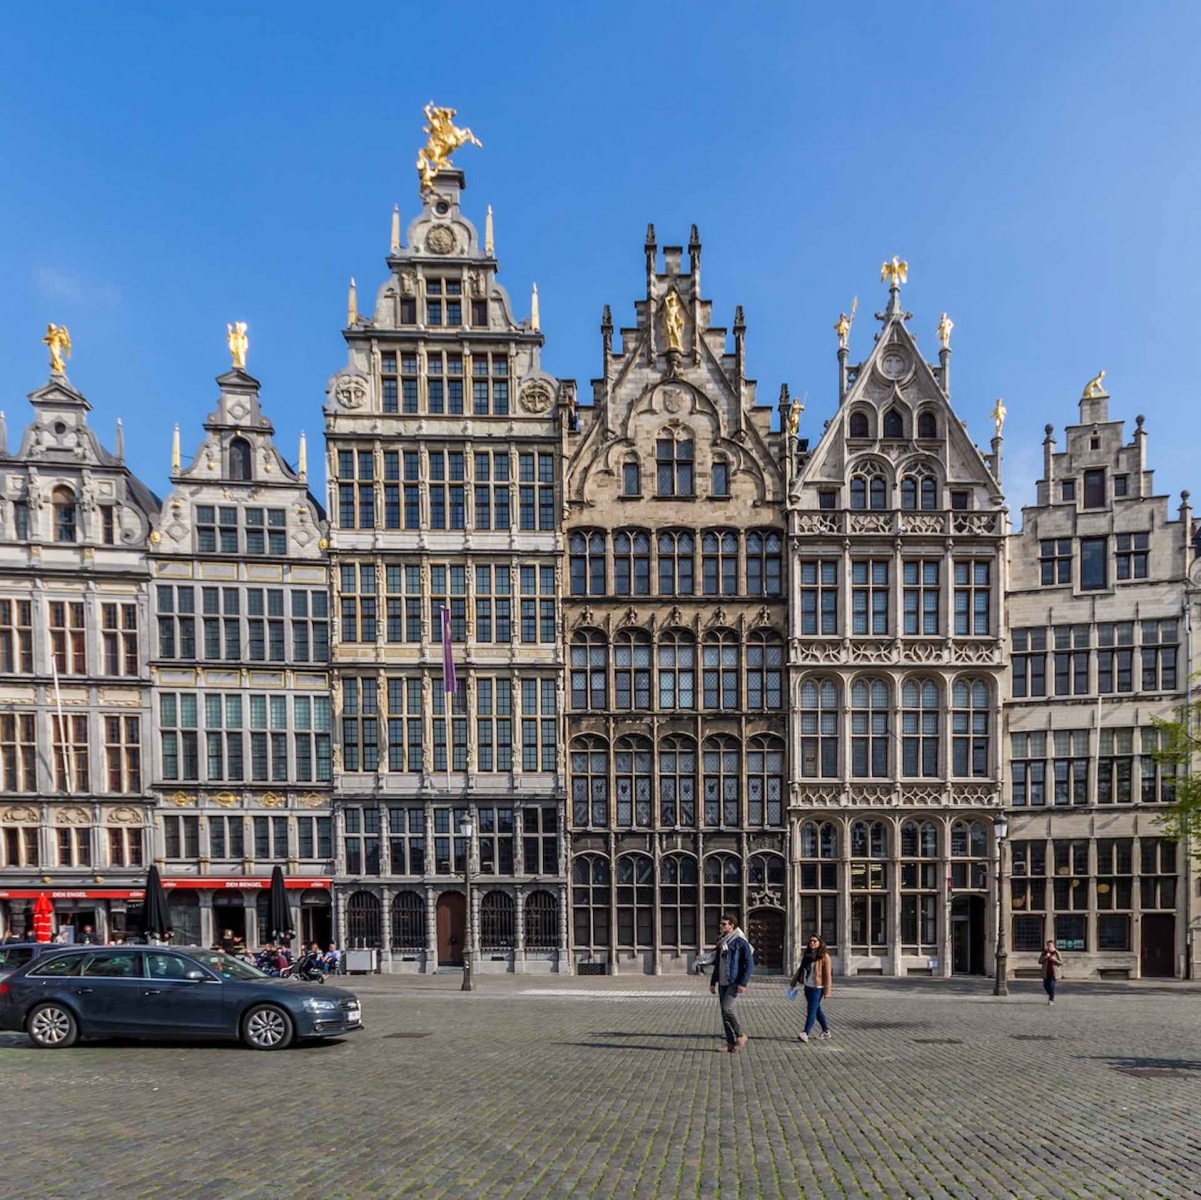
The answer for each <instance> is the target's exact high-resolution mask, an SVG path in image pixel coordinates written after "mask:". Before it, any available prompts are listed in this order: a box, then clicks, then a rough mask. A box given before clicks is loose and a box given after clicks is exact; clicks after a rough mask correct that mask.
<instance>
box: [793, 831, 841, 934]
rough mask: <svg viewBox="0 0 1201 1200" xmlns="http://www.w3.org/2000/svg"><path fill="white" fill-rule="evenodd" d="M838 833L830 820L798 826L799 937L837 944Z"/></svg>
mask: <svg viewBox="0 0 1201 1200" xmlns="http://www.w3.org/2000/svg"><path fill="white" fill-rule="evenodd" d="M837 857H838V834H837V830H836V829H835V827H834V823H833V822H832V821H823V822H821V823H820V824H819V823H817V822H814V821H806V822H805V824H804V825H802V826H801V862H800V866H799V873H800V877H799V880H798V882H799V885H800V892H801V897H800V899H801V939H802V941H804V942H808V940H809V938H810V937H811V936H813V935H814V934H816V935H817V936H818V937H819V938H821V940H822V941H823V942H825V943H826V945H827V946H828V947H829V946H837V945H838V863H837V862H836V861H835V860H836V859H837Z"/></svg>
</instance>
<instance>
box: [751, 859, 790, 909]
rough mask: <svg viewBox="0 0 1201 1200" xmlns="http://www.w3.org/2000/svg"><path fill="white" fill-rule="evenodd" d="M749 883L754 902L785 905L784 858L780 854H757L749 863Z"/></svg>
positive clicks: (752, 901)
mask: <svg viewBox="0 0 1201 1200" xmlns="http://www.w3.org/2000/svg"><path fill="white" fill-rule="evenodd" d="M746 878H747V883H748V884H749V885H750V889H751V903H752V904H773V905H778V906H780V907H783V905H784V858H783V856H782V855H780V854H756V855H753V856H752V858H751V861H750V862H749V863H748V864H747V870H746Z"/></svg>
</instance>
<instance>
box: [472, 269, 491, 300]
mask: <svg viewBox="0 0 1201 1200" xmlns="http://www.w3.org/2000/svg"><path fill="white" fill-rule="evenodd" d="M487 286H488V284H487V281H486V280H485V279H484V272H483V271H468V272H467V288H468V290H469V291H470V292H471V294H472V295H473V296H474V297H475V298H476V299H477V300H478V299H481V298H482V297H483V295H484V292H485V291H486V289H487Z"/></svg>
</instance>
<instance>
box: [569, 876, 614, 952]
mask: <svg viewBox="0 0 1201 1200" xmlns="http://www.w3.org/2000/svg"><path fill="white" fill-rule="evenodd" d="M571 907H572V919H573V923H574V933H575V939H574V940H575V944H576V946H577V948H582V949H588V948H593V949H595V948H597V947H603V946H607V945H608V944H609V864H608V862H607V861H606V860H605V859H603V858H601V857H600V855H598V854H581V855H579V856H578V857H577V858H576V860H575V861H574V862H573V863H572V864H571Z"/></svg>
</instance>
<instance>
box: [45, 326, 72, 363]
mask: <svg viewBox="0 0 1201 1200" xmlns="http://www.w3.org/2000/svg"><path fill="white" fill-rule="evenodd" d="M42 341H43V342H45V343H46V345H47V346H49V347H50V372H51V374H53V375H65V374H66V373H67V368H66V367H65V366H63V359H66V358H70V357H71V335H70V334H69V333H68V332H67V327H66V326H65V325H47V326H46V336H45V337H44V338H42Z"/></svg>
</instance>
